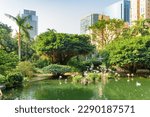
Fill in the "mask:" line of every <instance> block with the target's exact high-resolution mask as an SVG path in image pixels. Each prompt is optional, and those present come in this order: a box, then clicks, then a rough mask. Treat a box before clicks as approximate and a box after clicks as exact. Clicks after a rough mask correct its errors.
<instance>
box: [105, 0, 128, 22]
mask: <svg viewBox="0 0 150 117" xmlns="http://www.w3.org/2000/svg"><path fill="white" fill-rule="evenodd" d="M105 14H106V15H108V16H110V18H117V19H122V20H124V21H125V22H130V0H120V1H118V2H115V3H113V4H111V5H109V6H108V7H107V8H106V9H105Z"/></svg>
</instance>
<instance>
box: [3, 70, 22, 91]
mask: <svg viewBox="0 0 150 117" xmlns="http://www.w3.org/2000/svg"><path fill="white" fill-rule="evenodd" d="M22 83H23V75H22V74H21V73H19V72H12V73H9V74H8V75H7V83H6V87H8V88H11V87H16V86H20V85H22Z"/></svg>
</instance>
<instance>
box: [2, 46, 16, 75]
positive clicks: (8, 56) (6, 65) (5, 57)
mask: <svg viewBox="0 0 150 117" xmlns="http://www.w3.org/2000/svg"><path fill="white" fill-rule="evenodd" d="M17 63H18V57H17V55H16V54H14V53H7V52H6V51H4V50H1V49H0V73H1V74H5V73H6V71H10V70H12V69H13V68H15V67H16V64H17Z"/></svg>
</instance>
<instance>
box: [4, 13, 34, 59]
mask: <svg viewBox="0 0 150 117" xmlns="http://www.w3.org/2000/svg"><path fill="white" fill-rule="evenodd" d="M5 15H6V16H7V17H8V18H10V19H12V20H13V21H15V23H16V24H17V26H18V31H17V36H18V56H19V61H21V35H22V34H24V35H25V36H26V37H27V38H29V39H30V35H29V32H28V30H31V29H32V26H30V24H28V23H27V20H28V18H29V16H26V17H21V16H20V14H18V15H17V16H16V17H14V16H12V15H9V14H5Z"/></svg>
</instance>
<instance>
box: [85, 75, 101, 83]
mask: <svg viewBox="0 0 150 117" xmlns="http://www.w3.org/2000/svg"><path fill="white" fill-rule="evenodd" d="M86 77H87V79H88V80H89V82H91V83H96V82H98V81H100V78H101V75H100V73H87V76H86Z"/></svg>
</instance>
